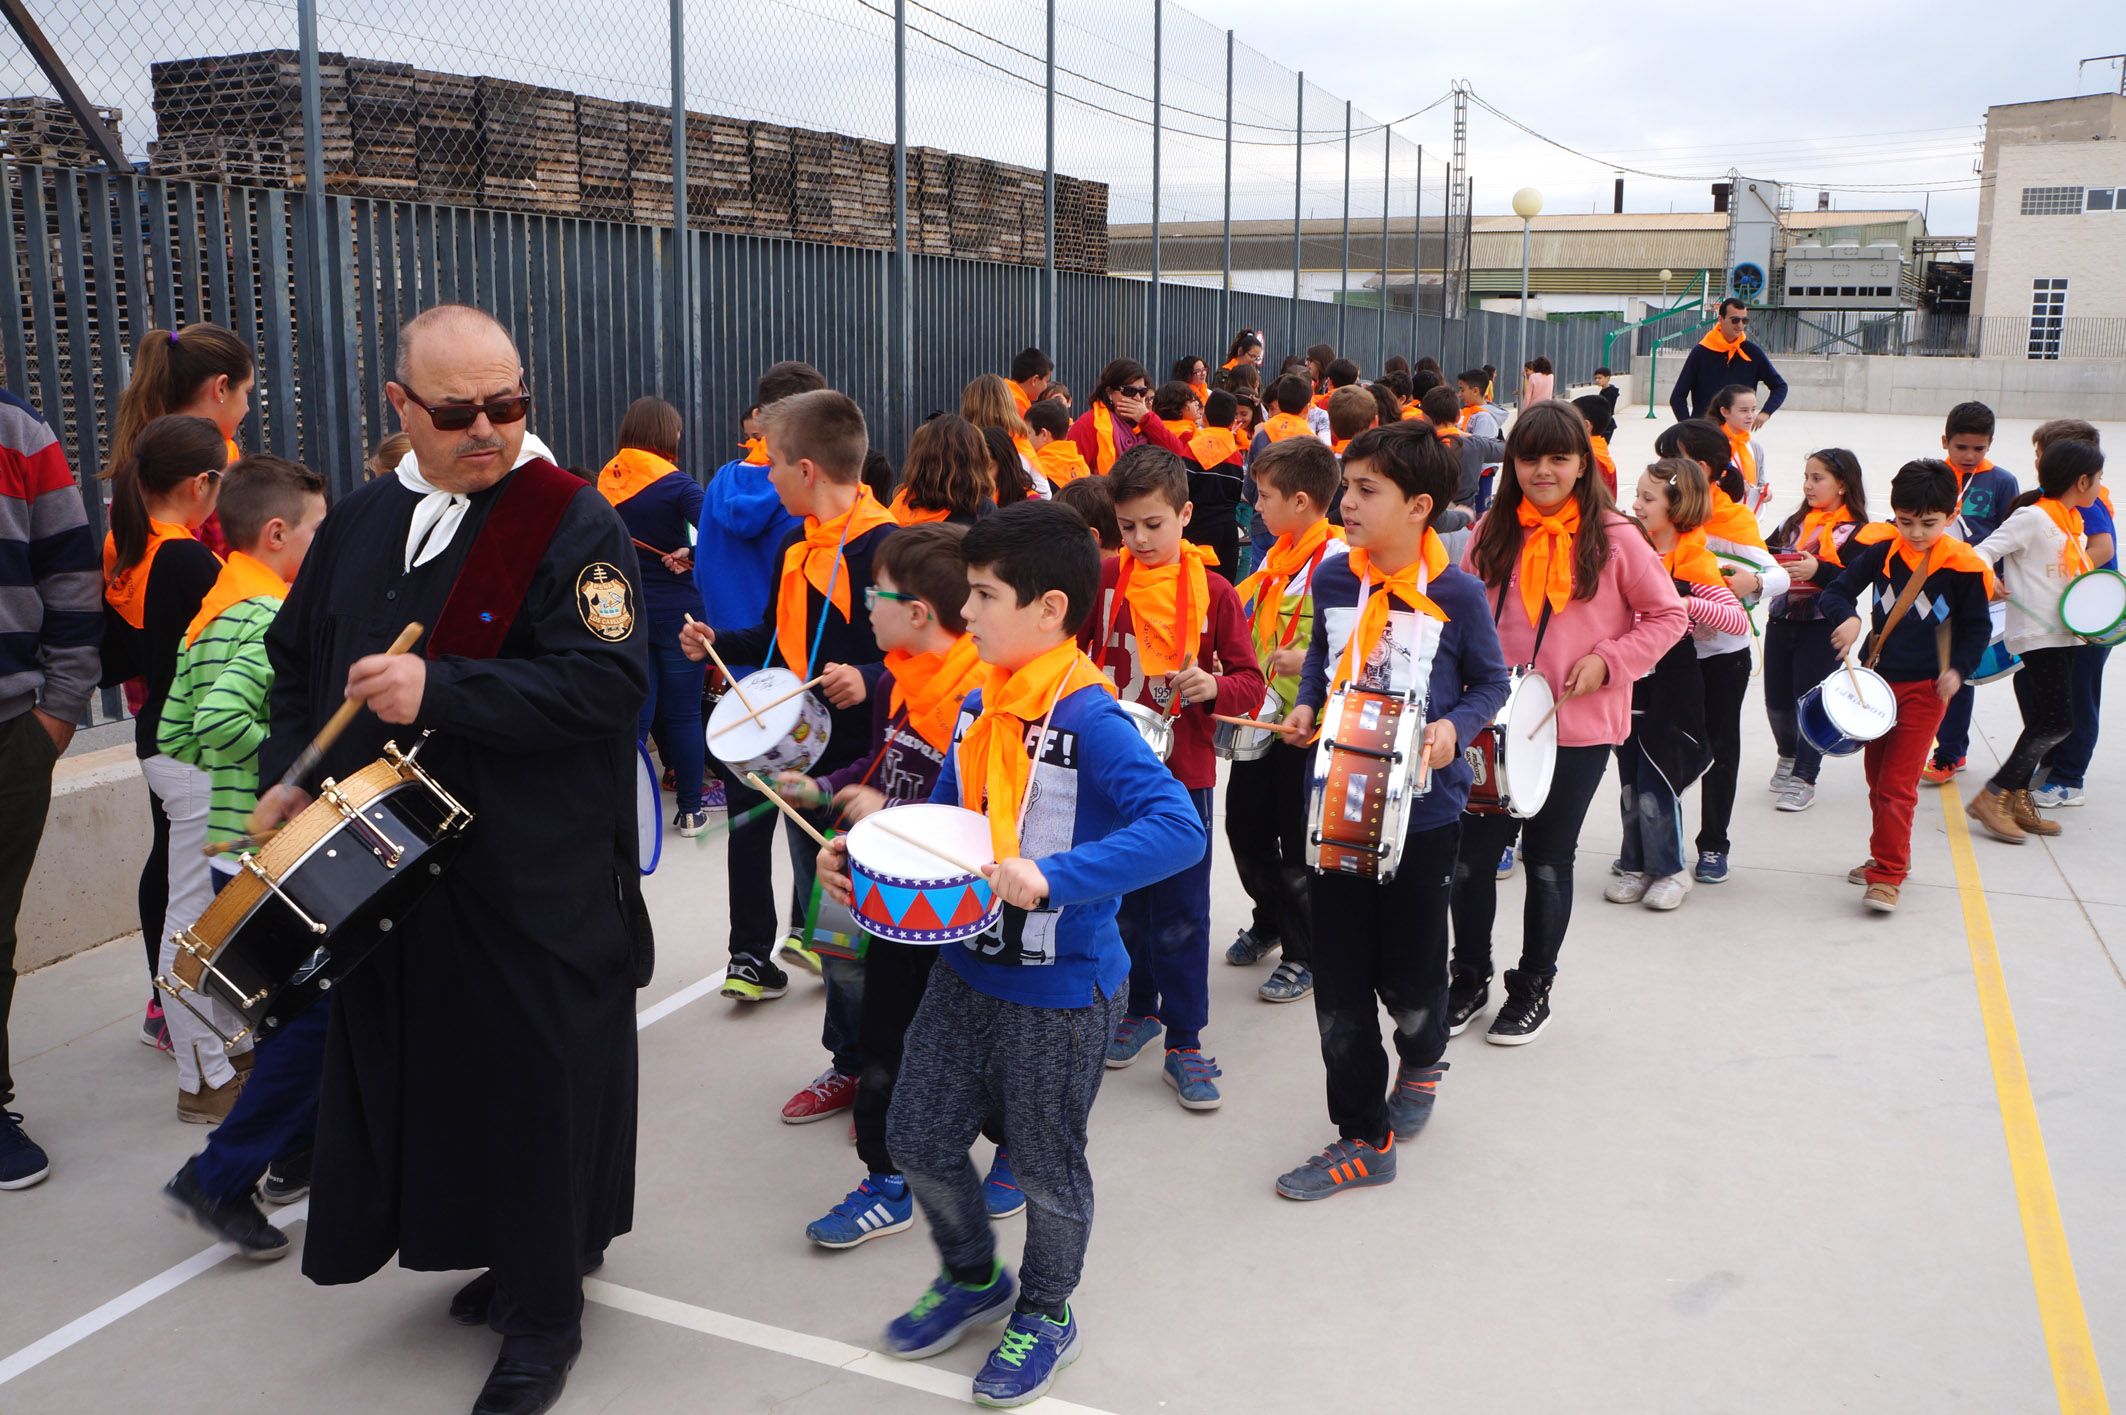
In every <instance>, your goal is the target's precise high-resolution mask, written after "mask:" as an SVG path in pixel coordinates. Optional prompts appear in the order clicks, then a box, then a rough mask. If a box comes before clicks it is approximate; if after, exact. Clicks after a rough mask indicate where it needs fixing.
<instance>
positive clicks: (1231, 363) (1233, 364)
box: [1218, 359, 1240, 369]
mask: <svg viewBox="0 0 2126 1415" xmlns="http://www.w3.org/2000/svg"><path fill="white" fill-rule="evenodd" d="M1239 364H1240V360H1238V359H1227V360H1226V361H1225V362H1224V363H1222V364H1220V365H1218V367H1219V368H1221V369H1229V368H1237V367H1238V366H1239Z"/></svg>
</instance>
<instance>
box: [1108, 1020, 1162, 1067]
mask: <svg viewBox="0 0 2126 1415" xmlns="http://www.w3.org/2000/svg"><path fill="white" fill-rule="evenodd" d="M1165 1030H1166V1029H1165V1027H1163V1026H1162V1025H1160V1022H1159V1019H1158V1018H1156V1017H1130V1016H1124V1017H1123V1019H1122V1020H1121V1021H1120V1022H1118V1023H1116V1024H1115V1035H1114V1036H1113V1037H1111V1038H1109V1039H1108V1043H1107V1064H1108V1066H1109V1067H1110V1068H1113V1069H1116V1070H1119V1069H1120V1068H1122V1067H1124V1066H1127V1065H1129V1064H1130V1063H1131V1062H1132V1061H1135V1060H1136V1059H1137V1053H1138V1052H1141V1051H1143V1050H1144V1049H1145V1048H1146V1047H1148V1046H1150V1045H1151V1044H1152V1039H1153V1038H1155V1037H1157V1036H1158V1035H1159V1034H1160V1033H1161V1032H1163V1031H1165Z"/></svg>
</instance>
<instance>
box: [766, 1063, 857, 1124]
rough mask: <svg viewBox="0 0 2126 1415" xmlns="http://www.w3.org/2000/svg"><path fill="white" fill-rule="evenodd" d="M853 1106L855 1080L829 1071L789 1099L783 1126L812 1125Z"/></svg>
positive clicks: (784, 1113)
mask: <svg viewBox="0 0 2126 1415" xmlns="http://www.w3.org/2000/svg"><path fill="white" fill-rule="evenodd" d="M854 1104H856V1078H855V1077H854V1076H844V1075H842V1074H841V1072H839V1071H835V1070H833V1069H831V1068H830V1069H828V1070H826V1071H822V1072H820V1073H819V1079H818V1080H816V1081H814V1082H813V1083H812V1084H811V1085H809V1086H807V1087H805V1088H804V1089H803V1090H802V1091H799V1092H798V1093H797V1094H796V1095H794V1096H792V1097H790V1099H789V1102H788V1103H787V1104H786V1105H784V1106H783V1108H782V1118H783V1124H785V1125H810V1124H811V1123H812V1122H813V1121H815V1120H825V1119H826V1118H827V1117H828V1116H830V1115H832V1114H834V1113H835V1112H836V1111H842V1110H847V1109H848V1108H849V1107H850V1106H852V1105H854Z"/></svg>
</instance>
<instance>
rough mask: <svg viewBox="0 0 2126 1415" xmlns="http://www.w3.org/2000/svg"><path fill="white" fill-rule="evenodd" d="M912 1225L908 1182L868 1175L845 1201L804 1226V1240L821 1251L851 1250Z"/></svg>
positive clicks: (912, 1216) (913, 1214)
mask: <svg viewBox="0 0 2126 1415" xmlns="http://www.w3.org/2000/svg"><path fill="white" fill-rule="evenodd" d="M914 1222H915V1200H914V1199H912V1198H910V1197H909V1195H908V1181H906V1180H905V1179H903V1178H901V1176H900V1175H898V1174H868V1175H865V1176H864V1179H863V1182H862V1183H860V1184H858V1185H857V1186H856V1187H855V1188H854V1189H852V1190H850V1191H849V1197H848V1198H846V1199H843V1200H842V1201H841V1202H840V1203H838V1204H836V1205H835V1206H834V1207H833V1208H831V1209H829V1210H827V1212H826V1213H825V1214H824V1215H822V1216H821V1217H819V1218H816V1219H814V1220H812V1222H811V1223H809V1224H807V1225H805V1237H807V1238H809V1239H811V1240H812V1241H813V1242H814V1243H817V1244H818V1245H819V1246H820V1247H822V1248H854V1247H855V1246H856V1245H857V1244H859V1243H868V1242H870V1241H871V1240H872V1239H874V1238H884V1237H885V1236H886V1235H887V1234H889V1233H899V1232H900V1231H901V1230H902V1229H904V1228H907V1227H909V1226H911V1225H912V1224H914Z"/></svg>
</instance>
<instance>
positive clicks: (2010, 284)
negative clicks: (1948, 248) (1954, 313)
mask: <svg viewBox="0 0 2126 1415" xmlns="http://www.w3.org/2000/svg"><path fill="white" fill-rule="evenodd" d="M1980 161H1981V163H1982V165H1983V168H1984V171H1985V175H1986V177H1987V178H1988V181H1987V183H1986V185H1985V186H1984V187H1983V188H1982V189H1981V190H1980V194H1979V205H1978V248H1977V252H1976V254H1975V257H1974V263H1973V270H1972V281H1971V283H1972V289H1971V309H1972V312H1973V313H1974V314H1976V315H1979V316H1980V317H1982V318H1983V320H1984V321H1985V324H1986V325H1987V326H1988V328H1987V337H1986V340H1985V345H1986V351H1987V352H1989V353H1991V352H1995V347H1994V346H1995V345H1996V343H1998V342H2000V341H1999V340H1998V339H1997V338H1996V337H1995V335H1996V332H1997V330H1999V329H2002V328H2011V327H2013V326H2021V325H2025V324H2027V327H2024V328H2020V329H2017V330H2015V331H2014V332H2016V333H2017V335H2018V337H2017V338H2016V339H2015V340H2014V341H2013V342H2014V343H2016V344H2017V345H2019V346H2020V352H2022V353H2023V355H2024V357H2027V358H2032V359H2057V358H2073V357H2075V356H2076V355H2077V354H2086V355H2093V356H2103V355H2107V354H2108V355H2110V356H2114V357H2115V356H2116V355H2117V354H2118V353H2119V352H2120V351H2121V349H2126V337H2121V336H2120V331H2121V330H2126V324H2122V323H2120V322H2121V321H2126V262H2122V261H2121V260H2120V254H2121V253H2122V252H2126V96H2122V95H2119V94H2115V93H2101V94H2086V95H2083V96H2081V97H2077V98H2057V99H2050V100H2047V101H2044V102H2039V103H2006V104H1999V105H1996V106H1994V107H1991V108H1988V109H1987V110H1986V144H1985V149H1984V152H1983V154H1982V156H1981V159H1980ZM2100 320H2101V321H2106V322H2107V324H2106V325H2105V326H2097V325H2094V324H2092V323H2091V322H2092V321H2100Z"/></svg>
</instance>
